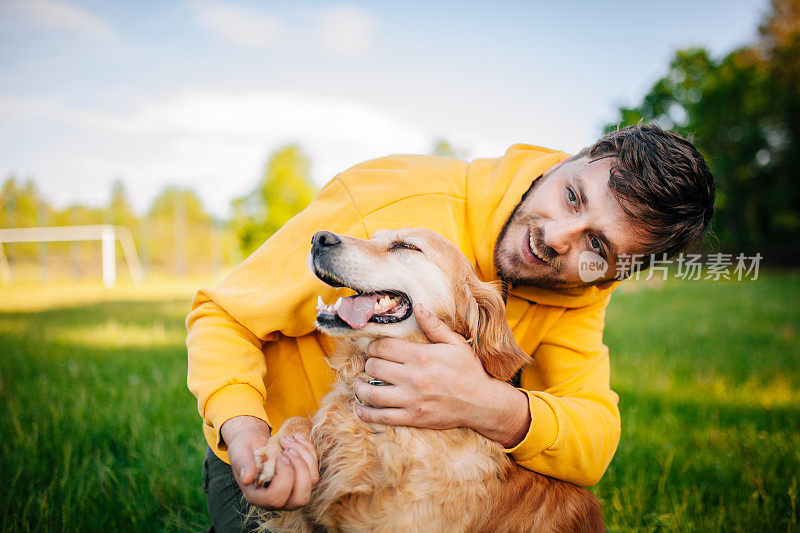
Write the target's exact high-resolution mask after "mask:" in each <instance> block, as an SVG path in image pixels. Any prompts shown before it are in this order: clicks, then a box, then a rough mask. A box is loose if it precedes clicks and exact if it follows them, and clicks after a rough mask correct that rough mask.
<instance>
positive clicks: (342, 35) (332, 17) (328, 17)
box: [317, 6, 375, 55]
mask: <svg viewBox="0 0 800 533" xmlns="http://www.w3.org/2000/svg"><path fill="white" fill-rule="evenodd" d="M374 27H375V19H374V18H373V17H372V15H370V14H369V13H368V12H366V11H364V10H363V9H359V8H356V7H350V6H336V7H331V8H327V9H325V10H324V11H323V12H322V13H321V14H320V15H319V27H318V30H317V31H318V35H319V39H320V42H321V43H322V45H323V46H324V47H325V49H327V50H329V51H331V52H333V53H335V54H340V55H358V54H362V53H364V52H366V51H368V50H369V49H370V48H371V47H372V46H373V42H374V31H373V28H374Z"/></svg>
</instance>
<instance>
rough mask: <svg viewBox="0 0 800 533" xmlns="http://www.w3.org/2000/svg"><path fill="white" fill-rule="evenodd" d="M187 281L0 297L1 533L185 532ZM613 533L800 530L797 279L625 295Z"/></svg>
mask: <svg viewBox="0 0 800 533" xmlns="http://www.w3.org/2000/svg"><path fill="white" fill-rule="evenodd" d="M192 286H193V285H192V284H191V283H188V284H183V285H182V286H174V285H170V286H168V287H152V288H151V287H148V288H144V289H131V288H125V287H122V288H119V289H114V290H112V291H105V290H103V289H101V288H99V287H94V286H78V287H54V286H49V287H47V286H45V287H36V286H28V287H14V286H11V287H10V288H9V287H2V288H0V421H2V423H0V487H2V490H1V492H0V494H2V497H0V529H2V531H28V530H33V531H65V530H66V531H101V530H102V531H151V530H152V531H172V530H180V531H186V530H190V531H196V530H200V529H202V528H204V527H205V526H206V522H205V520H206V518H205V502H204V499H203V492H202V487H201V481H200V464H201V460H202V457H203V452H204V448H205V445H204V443H203V441H202V436H201V431H200V424H199V417H198V416H197V414H196V410H195V403H194V398H193V397H192V396H191V395H190V393H189V392H188V391H187V390H186V386H185V368H186V354H185V347H184V338H185V330H184V326H183V320H184V317H185V315H186V313H187V311H188V307H189V300H190V297H191V287H192ZM606 320H607V327H606V342H607V344H608V345H609V346H610V348H611V353H612V367H613V368H612V381H613V386H614V389H615V390H616V391H617V392H618V393H619V395H620V408H621V411H622V428H623V434H622V442H621V444H620V447H619V451H618V452H617V455H616V457H615V459H614V461H613V463H612V464H611V467H610V468H609V471H608V473H607V474H606V476H605V477H604V478H603V480H602V481H601V483H600V484H599V485H598V486H596V487H595V488H594V489H593V490H594V491H595V493H596V494H597V495H598V496H599V497H600V498H601V499H602V501H603V506H604V514H605V519H606V523H607V525H608V527H609V529H610V530H611V531H748V532H749V531H800V517H799V515H800V510H798V503H799V502H798V490H800V487H799V486H798V485H800V365H799V364H798V362H800V275H798V274H797V273H790V274H777V273H774V274H770V275H766V276H765V275H764V274H763V273H762V276H761V278H760V279H759V280H758V281H744V282H700V281H694V282H692V281H677V280H670V281H669V282H666V283H656V284H652V283H645V282H631V283H629V284H628V285H627V286H625V284H623V288H622V289H620V290H619V291H618V292H617V294H616V295H615V296H614V298H613V300H612V303H611V306H610V308H609V311H608V315H607V319H606Z"/></svg>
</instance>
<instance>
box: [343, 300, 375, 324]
mask: <svg viewBox="0 0 800 533" xmlns="http://www.w3.org/2000/svg"><path fill="white" fill-rule="evenodd" d="M374 309H375V299H374V298H373V297H372V296H350V297H349V298H342V301H341V302H339V308H338V309H336V314H337V315H339V318H341V319H342V320H344V321H345V322H347V325H348V326H350V327H351V328H353V329H361V328H363V327H364V326H366V325H367V321H368V320H369V319H370V318H372V315H373V314H374V311H373V310H374Z"/></svg>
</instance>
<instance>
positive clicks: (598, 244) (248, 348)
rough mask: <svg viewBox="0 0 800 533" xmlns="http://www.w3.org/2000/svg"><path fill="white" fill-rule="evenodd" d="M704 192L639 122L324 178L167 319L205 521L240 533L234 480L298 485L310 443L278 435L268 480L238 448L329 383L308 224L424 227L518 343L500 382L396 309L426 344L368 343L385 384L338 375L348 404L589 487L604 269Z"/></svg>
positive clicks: (704, 179)
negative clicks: (496, 307) (189, 416)
mask: <svg viewBox="0 0 800 533" xmlns="http://www.w3.org/2000/svg"><path fill="white" fill-rule="evenodd" d="M713 199H714V183H713V179H712V177H711V174H710V172H709V170H708V167H707V166H706V163H705V161H704V160H703V158H702V156H700V154H699V153H698V152H697V151H696V150H695V149H694V147H693V146H692V145H691V143H689V142H688V141H686V140H684V139H682V138H681V137H679V136H677V135H674V134H672V133H669V132H664V131H662V130H660V129H659V128H657V127H655V126H638V127H632V128H625V129H622V130H619V131H617V132H613V133H610V134H608V135H606V136H604V137H603V138H601V139H600V140H599V141H598V142H597V143H595V144H594V145H593V146H592V147H591V148H588V149H584V150H582V151H581V152H580V153H579V154H577V155H575V156H572V157H570V156H568V155H567V154H565V153H562V152H556V151H552V150H548V149H544V148H539V147H533V146H525V145H515V146H512V147H511V148H510V149H509V150H508V152H506V154H505V156H503V157H501V158H498V159H478V160H475V161H473V162H472V163H469V164H467V163H464V162H461V161H458V160H454V159H447V158H439V157H427V156H392V157H387V158H383V159H379V160H375V161H369V162H366V163H363V164H361V165H357V166H356V167H354V168H352V169H350V170H348V171H346V172H344V173H342V174H340V175H338V176H337V177H336V178H334V179H333V180H332V181H331V182H330V183H328V184H327V185H326V186H325V187H324V188H323V189H322V191H320V193H319V194H318V195H317V197H316V198H315V199H314V201H313V202H312V203H311V205H310V206H309V207H308V208H307V209H306V210H304V211H303V212H302V213H300V214H299V215H297V216H296V217H295V218H293V219H292V220H291V221H289V222H288V223H287V224H286V225H285V226H284V227H283V228H282V229H281V230H280V231H279V232H278V233H276V234H275V235H274V236H273V237H272V238H270V239H269V240H268V241H267V242H266V243H265V244H264V245H263V246H262V247H261V248H259V249H258V250H257V251H256V252H255V253H254V254H253V255H252V256H251V257H249V258H248V259H247V260H246V261H245V262H244V263H243V264H242V265H241V266H240V267H239V268H238V269H237V270H236V271H235V272H234V273H233V274H231V276H229V277H228V278H227V279H226V280H225V281H223V282H222V284H220V286H218V287H216V288H213V289H202V290H200V291H199V292H198V294H197V296H196V298H195V301H194V304H193V310H192V312H191V314H190V315H189V317H188V318H187V326H188V329H189V336H188V339H187V345H188V348H189V377H188V384H189V387H190V389H191V390H192V392H193V393H194V394H195V395H196V396H197V398H198V408H199V411H200V414H201V416H202V417H203V421H204V426H203V429H204V432H205V436H206V440H207V441H208V445H209V451H208V453H207V457H206V461H205V463H204V468H205V472H206V475H205V480H204V482H205V488H206V493H207V500H208V505H209V512H210V514H211V520H212V530H216V531H222V530H238V529H241V527H242V523H241V514H240V513H241V512H242V510H243V509H245V507H244V506H243V502H242V494H243V495H244V498H245V499H246V500H247V501H248V502H250V503H252V504H254V505H258V506H261V507H264V508H267V509H281V508H283V509H291V508H296V507H299V506H302V505H304V504H305V503H307V502H308V499H309V495H310V492H311V489H312V488H313V485H314V484H315V483H316V481H317V458H316V455H315V454H314V450H313V447H312V446H311V445H310V444H309V443H308V442H305V441H303V440H302V439H296V440H293V439H286V440H285V441H284V442H282V447H283V448H284V450H285V451H284V454H283V456H282V459H280V460H279V461H278V464H277V469H276V476H275V478H274V479H273V481H272V483H271V484H270V485H269V486H268V487H267V488H256V487H253V486H252V481H253V479H254V476H255V463H254V461H253V458H252V456H253V450H255V449H257V448H259V447H261V446H262V445H264V444H265V443H266V441H267V439H268V438H269V434H270V433H269V432H270V428H277V427H279V426H280V424H281V423H282V422H283V420H285V419H286V418H288V417H290V416H294V415H301V416H308V415H311V414H313V412H314V411H315V409H316V407H317V405H318V402H319V400H320V398H321V397H322V396H323V395H324V394H325V393H326V392H327V389H328V386H329V384H330V382H331V381H332V375H331V373H330V371H329V369H328V368H327V366H326V364H325V362H324V357H323V354H324V353H325V351H326V350H327V349H329V348H330V342H329V341H328V340H327V339H325V338H324V337H323V336H322V335H320V334H318V333H316V332H315V331H314V328H313V323H314V316H315V311H314V310H315V305H316V299H317V296H318V295H322V297H323V299H324V300H325V301H328V302H330V301H333V299H335V297H336V296H337V295H339V294H343V293H342V290H334V289H332V288H330V287H327V286H326V285H324V284H322V283H321V282H319V281H318V280H317V279H316V278H315V277H314V276H313V275H312V274H311V273H310V272H308V270H307V268H306V257H307V254H308V248H309V241H310V238H311V236H312V235H313V233H314V232H316V231H318V230H322V229H326V230H331V231H334V232H336V233H343V234H347V235H352V236H355V237H360V238H367V237H369V236H370V235H371V234H372V233H373V232H374V231H376V230H378V229H385V228H397V227H415V226H423V227H427V228H429V229H432V230H434V231H438V232H439V233H441V234H443V235H444V236H445V237H447V238H448V239H450V240H451V241H452V242H453V243H455V244H456V245H457V246H459V248H460V249H461V250H462V251H463V252H464V253H465V254H466V255H467V257H468V258H469V259H470V260H471V261H472V262H473V264H474V265H475V268H476V270H477V272H478V274H479V276H480V277H481V279H483V280H487V281H488V280H502V281H503V282H504V284H505V286H506V287H507V289H508V302H507V309H506V316H507V319H508V322H509V325H510V326H511V328H512V331H513V333H514V337H515V340H516V341H517V344H518V345H519V346H520V347H521V348H522V349H523V350H525V351H526V352H527V353H531V354H533V356H534V360H535V364H534V365H530V366H529V367H526V368H524V369H523V371H522V373H521V376H520V379H519V385H520V386H519V388H517V387H514V386H513V385H511V384H509V383H505V382H500V381H498V380H495V379H493V378H491V377H490V376H488V375H487V374H486V373H485V372H484V371H483V368H482V367H481V366H480V364H479V363H477V358H476V357H475V355H474V353H473V352H472V350H471V348H470V347H469V345H468V344H467V343H466V342H465V341H464V339H463V338H462V337H460V336H459V335H458V334H456V333H454V332H452V331H450V330H448V329H447V328H446V327H445V326H444V325H443V324H442V323H441V322H440V321H439V320H438V319H437V318H436V317H435V316H433V315H431V314H430V313H427V311H426V310H425V309H415V310H414V312H415V316H416V319H417V321H418V322H419V324H420V327H422V329H423V330H424V331H425V332H426V334H427V335H428V337H429V339H430V340H431V341H432V344H424V345H421V344H414V343H409V342H406V341H402V340H399V339H381V340H377V341H374V342H372V343H371V344H370V345H369V347H368V349H367V353H368V355H369V356H370V358H369V359H368V360H367V368H366V371H367V373H369V374H370V375H372V376H374V377H376V378H379V379H383V380H385V381H387V382H390V383H392V384H393V386H391V387H376V386H372V385H369V384H368V383H365V382H357V383H356V384H355V391H356V394H357V395H358V397H359V398H360V399H361V400H363V402H364V404H365V405H364V406H363V407H361V408H359V416H361V418H362V419H364V420H367V421H372V422H378V423H383V424H395V425H412V426H418V427H427V428H434V429H441V428H451V427H460V426H464V427H470V428H473V429H474V430H476V431H478V432H480V433H482V434H483V435H485V436H487V437H488V438H490V439H493V440H495V441H497V442H499V443H501V444H502V445H503V446H504V447H505V448H506V449H507V451H508V453H509V454H510V455H511V457H512V458H513V459H514V460H516V461H517V462H518V463H519V464H521V465H522V466H524V467H526V468H529V469H531V470H534V471H537V472H541V473H543V474H547V475H550V476H554V477H558V478H560V479H564V480H567V481H571V482H573V483H576V484H579V485H584V486H589V485H593V484H594V483H596V482H597V481H598V480H599V479H600V477H601V476H602V475H603V473H604V472H605V470H606V468H607V466H608V464H609V463H610V461H611V458H612V457H613V455H614V452H615V451H616V447H617V444H618V441H619V434H620V419H619V411H618V409H617V396H616V394H614V392H613V391H611V389H610V384H609V358H608V349H607V348H606V347H605V346H604V345H603V342H602V334H603V326H604V315H605V308H606V306H607V305H608V302H609V299H610V297H611V292H612V291H613V290H614V288H615V286H616V285H617V281H616V279H615V277H617V273H618V270H619V271H622V272H623V275H624V273H625V269H623V268H618V267H622V265H623V261H622V260H621V258H623V257H624V256H626V255H632V254H645V255H646V256H647V255H649V254H662V253H666V254H674V253H677V252H678V251H680V250H682V249H684V248H685V247H686V246H687V245H689V244H690V243H692V242H695V241H697V240H698V239H699V238H701V237H702V236H703V235H704V234H705V232H706V230H707V228H708V225H709V221H710V220H711V215H712V212H713ZM586 252H591V253H593V254H597V255H599V256H600V257H602V258H603V260H604V261H605V262H607V264H608V268H607V270H606V271H605V274H604V275H603V276H602V277H601V278H599V279H594V280H592V281H590V282H586V281H584V280H583V279H581V272H579V260H580V257H581V255H582V254H585V253H586ZM645 266H646V265H645ZM628 273H629V272H628ZM584 279H585V277H584ZM367 404H369V405H371V406H375V407H368V406H367ZM227 463H230V465H231V466H230V467H228V465H227Z"/></svg>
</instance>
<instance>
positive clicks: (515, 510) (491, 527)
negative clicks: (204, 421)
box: [256, 229, 604, 532]
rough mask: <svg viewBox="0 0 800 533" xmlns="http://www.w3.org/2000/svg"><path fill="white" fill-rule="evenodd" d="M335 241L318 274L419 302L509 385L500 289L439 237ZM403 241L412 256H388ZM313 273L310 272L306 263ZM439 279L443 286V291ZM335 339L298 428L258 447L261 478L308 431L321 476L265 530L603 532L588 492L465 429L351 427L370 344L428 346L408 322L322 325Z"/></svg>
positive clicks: (509, 354) (511, 366)
mask: <svg viewBox="0 0 800 533" xmlns="http://www.w3.org/2000/svg"><path fill="white" fill-rule="evenodd" d="M338 237H339V238H340V239H341V240H342V244H341V245H340V246H337V247H336V250H335V251H332V252H331V253H332V254H333V256H332V257H330V258H326V262H325V269H326V271H327V273H328V274H332V275H335V276H336V278H337V279H338V280H341V281H342V282H343V283H344V284H345V285H347V286H351V287H354V288H358V289H360V290H362V291H369V290H372V291H379V290H397V291H402V292H404V293H405V294H406V295H408V296H409V299H410V300H411V301H412V302H413V303H414V304H416V303H420V302H421V303H424V304H425V305H426V306H427V308H428V309H430V310H431V311H432V312H434V313H435V314H436V315H437V316H439V317H440V318H441V319H442V320H443V321H444V322H445V323H446V324H447V325H448V326H449V327H450V328H451V329H453V330H454V331H457V332H459V333H460V334H462V335H463V336H464V337H465V338H467V339H468V340H469V341H470V343H471V344H472V346H473V349H474V350H475V352H476V354H477V355H478V357H479V358H480V360H481V362H482V363H483V366H484V368H485V369H486V371H487V372H488V373H489V374H491V375H492V376H494V377H495V378H498V379H501V380H508V379H510V378H511V377H512V376H513V375H514V373H515V372H516V371H517V370H518V369H519V368H521V367H522V366H523V365H525V364H527V363H528V362H529V357H528V356H527V355H526V354H525V353H523V352H522V351H521V350H520V349H519V348H518V347H517V345H516V343H515V342H514V338H513V336H512V334H511V331H510V329H509V327H508V324H507V323H506V320H505V310H504V305H503V301H502V298H501V296H500V293H499V291H498V290H497V289H496V287H494V286H493V285H491V284H487V283H483V282H481V281H480V280H479V279H478V278H477V276H476V275H475V272H474V270H473V268H472V265H470V263H469V261H468V260H467V259H466V257H465V256H464V255H463V254H462V253H461V252H460V251H459V250H458V249H457V248H456V247H455V246H454V245H452V244H451V243H450V242H448V241H447V240H445V239H444V238H443V237H441V236H439V235H438V234H436V233H433V232H431V231H428V230H424V229H413V230H400V231H393V232H378V233H377V234H376V235H375V237H374V238H373V239H371V240H369V241H362V240H359V239H353V238H348V237H342V236H338ZM398 240H400V241H402V242H407V243H410V244H412V245H413V246H415V247H416V248H418V249H419V251H409V250H405V249H404V250H400V251H397V250H394V249H392V247H391V243H393V242H397V241H398ZM312 268H315V270H316V271H318V270H319V267H318V266H315V265H313V264H312ZM442 283H445V284H446V286H445V287H442ZM321 329H323V330H325V331H326V332H327V333H329V334H332V335H334V336H338V337H341V340H340V342H339V344H338V348H337V349H336V350H335V352H334V353H332V354H331V355H330V357H329V360H330V361H329V362H330V365H331V367H332V368H333V369H334V370H335V372H336V375H337V380H336V382H335V383H334V385H333V390H332V391H331V392H330V393H329V394H328V395H326V396H325V397H324V398H323V400H322V402H321V406H320V409H319V411H318V412H317V413H316V415H315V416H314V417H313V419H312V421H311V423H310V424H309V422H308V420H307V419H303V418H298V417H295V418H291V419H289V420H287V421H286V422H285V423H284V425H283V426H281V428H280V429H279V430H278V432H277V433H276V434H275V435H274V436H273V437H272V438H271V439H270V441H269V443H268V444H267V446H265V447H264V448H262V449H261V450H259V451H258V452H256V453H257V459H258V461H259V463H260V464H261V465H262V466H261V468H262V473H263V475H262V478H261V479H262V481H268V479H269V478H271V477H272V472H274V461H275V460H276V459H277V457H278V455H279V454H280V446H279V444H278V442H279V440H280V438H281V437H282V436H283V435H292V434H294V433H296V432H298V431H300V432H302V433H303V434H305V435H309V434H310V435H309V436H310V440H311V442H313V444H314V446H315V447H316V450H317V454H318V456H319V472H320V480H319V483H318V484H317V486H316V487H315V488H314V490H313V492H312V495H311V502H310V503H309V504H308V505H307V506H305V507H303V508H301V509H298V510H296V511H291V512H282V513H280V515H279V517H278V518H272V519H269V520H266V516H267V515H263V516H264V518H265V520H264V521H262V527H264V528H265V529H268V530H269V531H297V532H309V531H326V530H327V531H364V532H367V531H374V532H389V531H396V532H407V531H423V530H424V531H448V532H450V531H470V532H471V531H486V532H489V531H492V532H505V531H508V532H515V531H564V532H567V531H569V532H573V531H604V526H603V521H602V517H601V514H600V507H599V502H598V501H597V499H596V498H595V497H594V496H593V495H592V494H591V493H590V492H589V491H587V490H585V489H582V488H579V487H576V486H574V485H571V484H569V483H566V482H564V481H559V480H556V479H553V478H550V477H547V476H544V475H541V474H537V473H534V472H531V471H529V470H526V469H524V468H522V467H520V466H519V465H517V464H516V463H515V462H514V461H512V460H511V459H510V458H509V457H508V456H507V455H506V454H505V453H504V452H503V448H502V446H501V445H500V444H498V443H496V442H494V441H491V440H489V439H487V438H486V437H484V436H482V435H481V434H479V433H477V432H475V431H473V430H471V429H466V428H456V429H447V430H430V429H421V428H413V427H402V426H388V425H380V424H373V423H367V422H364V421H362V420H361V419H360V418H359V417H358V415H357V414H356V412H355V408H356V407H357V404H356V401H355V397H354V392H353V379H354V378H355V377H356V376H361V377H365V378H367V379H369V377H368V376H366V374H365V373H364V363H365V360H366V357H365V354H364V350H365V347H366V345H367V344H368V343H369V341H371V340H372V339H374V338H379V337H382V336H395V337H403V338H406V339H410V340H413V341H417V342H428V340H427V338H426V337H425V336H424V335H423V334H422V332H421V331H420V329H419V327H418V325H417V324H416V322H415V320H414V317H413V315H412V316H411V317H409V318H407V319H406V320H404V321H402V322H400V323H396V324H374V323H368V324H367V326H366V327H365V328H363V329H359V330H349V331H348V330H347V328H340V329H336V328H331V329H330V330H329V329H328V328H321Z"/></svg>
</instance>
